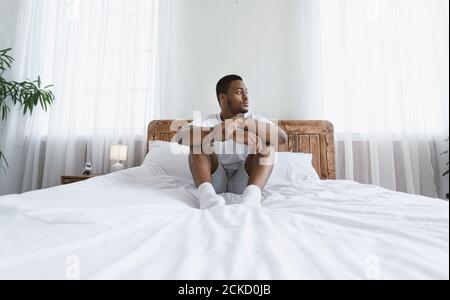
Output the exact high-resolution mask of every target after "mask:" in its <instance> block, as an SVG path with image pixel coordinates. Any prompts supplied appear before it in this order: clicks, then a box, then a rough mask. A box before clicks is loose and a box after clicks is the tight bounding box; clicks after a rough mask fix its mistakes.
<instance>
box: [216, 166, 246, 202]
mask: <svg viewBox="0 0 450 300" xmlns="http://www.w3.org/2000/svg"><path fill="white" fill-rule="evenodd" d="M248 180H249V176H248V174H247V171H246V170H245V162H242V165H241V166H240V167H239V169H237V170H225V168H224V167H223V165H222V164H221V163H220V161H219V167H218V168H217V170H216V171H215V172H214V174H213V175H212V183H213V186H214V189H215V190H216V193H217V194H224V193H232V194H237V195H242V194H243V193H244V190H245V189H246V188H247V186H248Z"/></svg>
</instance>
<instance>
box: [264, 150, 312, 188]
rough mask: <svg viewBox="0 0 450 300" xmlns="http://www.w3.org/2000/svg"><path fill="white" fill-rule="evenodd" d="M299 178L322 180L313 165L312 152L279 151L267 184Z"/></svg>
mask: <svg viewBox="0 0 450 300" xmlns="http://www.w3.org/2000/svg"><path fill="white" fill-rule="evenodd" d="M299 180H320V177H319V175H318V174H317V172H316V170H315V169H314V167H313V165H312V154H309V153H293V152H277V153H276V160H275V167H274V169H273V171H272V175H271V176H270V178H269V181H268V182H267V184H276V183H282V182H283V181H299Z"/></svg>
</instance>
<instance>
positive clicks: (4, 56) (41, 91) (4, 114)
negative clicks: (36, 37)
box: [0, 49, 55, 171]
mask: <svg viewBox="0 0 450 300" xmlns="http://www.w3.org/2000/svg"><path fill="white" fill-rule="evenodd" d="M10 50H11V49H4V50H0V118H1V119H0V120H1V121H2V122H5V121H6V119H7V118H8V113H9V112H10V111H11V108H12V107H15V106H16V105H19V107H20V108H21V109H22V110H23V114H24V115H25V114H27V113H28V112H29V113H30V115H31V114H32V113H33V109H34V108H35V107H36V106H39V105H40V106H41V107H42V109H43V110H44V111H47V110H48V108H49V106H50V105H51V104H52V103H53V101H54V100H55V96H54V95H53V93H52V91H50V90H49V88H50V87H51V85H49V86H45V87H42V86H41V78H40V77H38V79H37V80H34V81H29V80H26V81H22V82H17V81H8V80H6V79H5V78H4V77H3V74H4V72H5V71H6V70H7V69H11V64H12V63H13V61H14V59H13V58H12V57H11V56H9V55H8V52H9V51H10ZM3 163H4V164H5V165H6V167H7V168H8V167H9V166H8V162H7V160H6V157H5V156H4V154H3V152H2V146H1V145H0V168H1V169H2V170H3V171H6V169H5V167H4V164H3Z"/></svg>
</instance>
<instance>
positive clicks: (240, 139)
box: [233, 129, 263, 154]
mask: <svg viewBox="0 0 450 300" xmlns="http://www.w3.org/2000/svg"><path fill="white" fill-rule="evenodd" d="M233 141H234V142H235V143H236V144H241V145H247V146H248V151H249V154H260V153H261V152H262V150H263V144H262V140H261V138H260V137H258V136H257V135H256V134H255V133H253V132H251V131H247V130H241V129H238V130H236V131H235V132H234V134H233Z"/></svg>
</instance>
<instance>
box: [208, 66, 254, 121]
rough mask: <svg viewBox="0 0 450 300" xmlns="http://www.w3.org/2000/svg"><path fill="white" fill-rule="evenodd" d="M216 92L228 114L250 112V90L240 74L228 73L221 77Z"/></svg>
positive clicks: (221, 105)
mask: <svg viewBox="0 0 450 300" xmlns="http://www.w3.org/2000/svg"><path fill="white" fill-rule="evenodd" d="M216 93H217V100H218V101H219V104H220V108H221V109H222V112H223V113H226V114H227V115H238V114H246V113H248V111H249V107H250V102H249V99H248V90H247V87H246V86H245V84H244V81H243V80H242V78H241V77H240V76H237V75H228V76H225V77H224V78H222V79H220V80H219V82H218V83H217V87H216Z"/></svg>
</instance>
